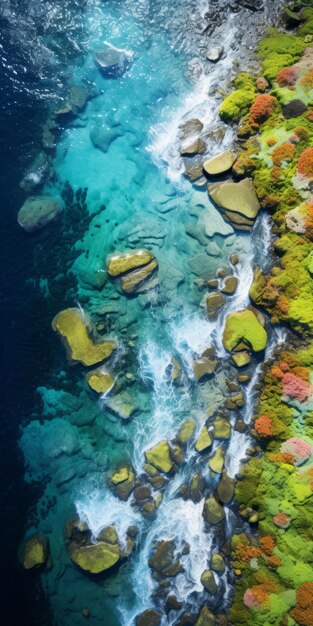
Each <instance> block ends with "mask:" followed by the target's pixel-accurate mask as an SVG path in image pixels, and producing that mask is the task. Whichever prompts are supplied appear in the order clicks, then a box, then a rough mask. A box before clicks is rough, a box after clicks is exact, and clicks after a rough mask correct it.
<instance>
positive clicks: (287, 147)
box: [272, 142, 295, 166]
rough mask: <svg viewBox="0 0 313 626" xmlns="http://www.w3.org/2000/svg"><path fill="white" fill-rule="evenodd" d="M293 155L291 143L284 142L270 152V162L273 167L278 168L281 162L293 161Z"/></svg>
mask: <svg viewBox="0 0 313 626" xmlns="http://www.w3.org/2000/svg"><path fill="white" fill-rule="evenodd" d="M294 153H295V147H294V145H293V144H292V143H289V142H286V143H283V144H281V146H277V148H274V150H273V152H272V160H273V163H274V165H278V166H280V165H281V164H282V162H283V161H285V160H286V159H289V160H290V161H291V160H292V159H293V157H294Z"/></svg>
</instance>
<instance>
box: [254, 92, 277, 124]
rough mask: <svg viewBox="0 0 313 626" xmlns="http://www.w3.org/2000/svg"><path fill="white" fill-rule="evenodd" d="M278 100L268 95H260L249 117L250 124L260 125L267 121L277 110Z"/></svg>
mask: <svg viewBox="0 0 313 626" xmlns="http://www.w3.org/2000/svg"><path fill="white" fill-rule="evenodd" d="M276 104H277V99H276V98H275V97H274V96H269V95H268V94H260V95H258V96H257V97H256V99H255V101H254V103H253V105H252V107H251V109H250V115H249V121H250V123H256V124H260V123H261V122H264V121H265V120H267V118H268V117H270V115H272V113H273V112H274V110H275V107H276Z"/></svg>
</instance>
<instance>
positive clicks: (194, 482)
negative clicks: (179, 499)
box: [189, 474, 204, 503]
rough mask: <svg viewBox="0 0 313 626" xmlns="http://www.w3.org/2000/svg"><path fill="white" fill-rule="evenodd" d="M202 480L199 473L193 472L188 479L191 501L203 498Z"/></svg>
mask: <svg viewBox="0 0 313 626" xmlns="http://www.w3.org/2000/svg"><path fill="white" fill-rule="evenodd" d="M203 490H204V481H203V479H202V477H201V475H200V474H194V475H193V476H192V478H191V481H190V488H189V498H190V500H192V502H195V503H197V502H200V500H202V498H203Z"/></svg>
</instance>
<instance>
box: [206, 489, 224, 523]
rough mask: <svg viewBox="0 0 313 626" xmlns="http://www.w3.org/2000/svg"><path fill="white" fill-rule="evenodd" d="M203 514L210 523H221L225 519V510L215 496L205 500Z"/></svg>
mask: <svg viewBox="0 0 313 626" xmlns="http://www.w3.org/2000/svg"><path fill="white" fill-rule="evenodd" d="M202 514H203V517H204V519H205V521H206V522H207V523H208V524H219V523H220V522H222V521H223V520H224V519H225V511H224V509H223V507H222V506H221V504H220V503H219V502H218V501H217V500H216V499H215V498H214V496H211V497H210V498H207V499H206V500H205V502H204V506H203V513H202Z"/></svg>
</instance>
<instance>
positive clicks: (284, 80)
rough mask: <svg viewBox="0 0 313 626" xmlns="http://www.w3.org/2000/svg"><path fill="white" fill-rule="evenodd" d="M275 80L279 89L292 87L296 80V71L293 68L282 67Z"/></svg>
mask: <svg viewBox="0 0 313 626" xmlns="http://www.w3.org/2000/svg"><path fill="white" fill-rule="evenodd" d="M276 80H277V82H278V84H279V86H280V87H286V86H287V85H294V84H295V82H296V80H297V70H296V68H295V67H283V69H282V70H280V71H279V72H278V74H277V76H276Z"/></svg>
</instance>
